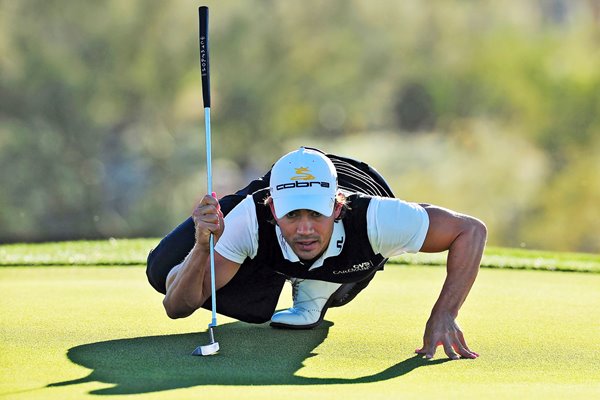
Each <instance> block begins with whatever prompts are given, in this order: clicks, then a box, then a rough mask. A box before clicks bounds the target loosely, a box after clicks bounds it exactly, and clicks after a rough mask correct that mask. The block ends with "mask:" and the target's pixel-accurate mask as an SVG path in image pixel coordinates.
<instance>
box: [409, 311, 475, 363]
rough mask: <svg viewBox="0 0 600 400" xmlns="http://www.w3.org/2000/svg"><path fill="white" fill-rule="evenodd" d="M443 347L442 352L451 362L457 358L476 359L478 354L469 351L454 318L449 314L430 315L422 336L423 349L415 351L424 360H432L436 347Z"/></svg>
mask: <svg viewBox="0 0 600 400" xmlns="http://www.w3.org/2000/svg"><path fill="white" fill-rule="evenodd" d="M440 345H441V346H444V352H445V353H446V355H447V356H448V357H449V358H450V359H452V360H458V359H459V358H461V357H462V358H477V357H479V354H477V353H475V352H474V351H471V350H470V349H469V346H467V342H465V337H464V335H463V333H462V331H461V330H460V327H459V326H458V324H457V323H456V320H455V318H454V317H453V316H452V315H451V314H449V313H442V314H432V315H431V317H430V318H429V320H428V321H427V325H426V326H425V334H424V335H423V347H421V348H420V349H417V350H415V352H416V353H418V354H424V355H425V358H428V359H430V358H433V356H434V355H435V352H436V350H437V347H438V346H440Z"/></svg>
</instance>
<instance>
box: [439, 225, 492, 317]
mask: <svg viewBox="0 0 600 400" xmlns="http://www.w3.org/2000/svg"><path fill="white" fill-rule="evenodd" d="M486 236H487V234H486V229H485V226H484V225H483V224H481V223H480V222H479V221H477V220H473V223H471V224H470V226H469V228H468V229H466V230H465V231H464V232H462V233H461V234H460V235H459V236H458V237H457V238H456V239H455V241H454V242H453V243H452V245H451V246H450V249H449V252H448V260H447V275H446V280H445V282H444V286H443V287H442V291H441V293H440V296H439V298H438V300H437V301H436V303H435V305H434V307H433V310H432V312H431V313H432V315H433V314H436V313H449V314H450V315H452V316H453V317H454V318H456V316H457V315H458V311H459V310H460V308H461V306H462V305H463V303H464V301H465V299H466V298H467V295H468V294H469V292H470V290H471V287H472V286H473V283H474V282H475V279H476V278H477V273H478V272H479V264H480V262H481V256H482V254H483V249H484V246H485V241H486Z"/></svg>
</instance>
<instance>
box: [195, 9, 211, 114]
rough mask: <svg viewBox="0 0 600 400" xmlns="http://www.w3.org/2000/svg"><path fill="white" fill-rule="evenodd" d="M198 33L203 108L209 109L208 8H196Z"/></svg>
mask: <svg viewBox="0 0 600 400" xmlns="http://www.w3.org/2000/svg"><path fill="white" fill-rule="evenodd" d="M198 22H199V32H200V73H201V75H202V100H204V108H207V107H210V65H209V60H208V7H206V6H202V7H199V8H198Z"/></svg>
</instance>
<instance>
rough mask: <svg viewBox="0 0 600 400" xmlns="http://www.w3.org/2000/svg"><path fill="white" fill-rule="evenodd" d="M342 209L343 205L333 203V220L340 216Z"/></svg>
mask: <svg viewBox="0 0 600 400" xmlns="http://www.w3.org/2000/svg"><path fill="white" fill-rule="evenodd" d="M343 207H344V205H343V204H342V203H340V202H339V201H336V202H335V206H334V207H333V217H334V219H338V218H339V217H340V214H341V213H342V208H343Z"/></svg>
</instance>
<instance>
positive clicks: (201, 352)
mask: <svg viewBox="0 0 600 400" xmlns="http://www.w3.org/2000/svg"><path fill="white" fill-rule="evenodd" d="M218 351H219V342H214V343H209V344H207V345H206V346H198V347H196V350H194V351H193V352H192V355H193V356H212V355H214V354H217V352H218Z"/></svg>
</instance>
